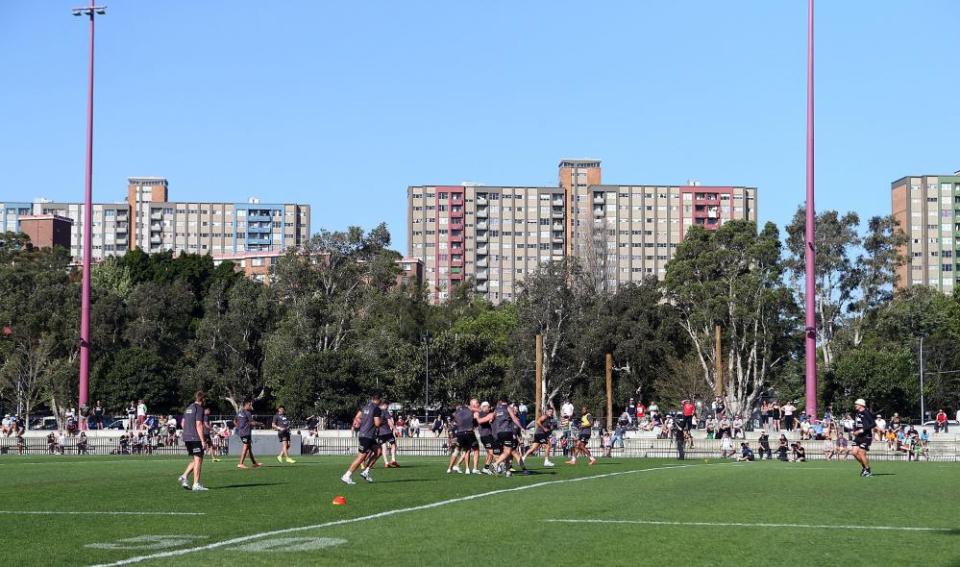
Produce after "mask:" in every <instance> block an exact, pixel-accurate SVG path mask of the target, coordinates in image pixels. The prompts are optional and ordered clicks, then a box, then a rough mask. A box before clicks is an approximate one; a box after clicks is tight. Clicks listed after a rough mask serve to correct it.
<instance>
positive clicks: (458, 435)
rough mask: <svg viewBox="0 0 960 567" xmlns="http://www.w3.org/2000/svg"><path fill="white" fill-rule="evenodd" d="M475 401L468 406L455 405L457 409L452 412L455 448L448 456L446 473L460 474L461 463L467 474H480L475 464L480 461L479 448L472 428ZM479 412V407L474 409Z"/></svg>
mask: <svg viewBox="0 0 960 567" xmlns="http://www.w3.org/2000/svg"><path fill="white" fill-rule="evenodd" d="M475 403H476V400H471V402H470V403H468V404H457V409H455V410H454V412H453V425H454V436H455V439H456V448H455V449H454V451H453V454H452V455H450V462H449V463H448V464H447V473H452V472H456V473H459V472H460V462H461V461H462V462H463V463H464V465H465V468H466V473H467V474H480V469H479V468H478V466H477V464H478V463H479V461H480V452H479V449H480V446H479V444H478V443H477V434H476V433H475V432H474V430H473V428H474V425H475V422H474V418H473V416H474V408H473V407H472V406H473V404H475ZM475 409H476V410H478V411H479V405H477V407H476V408H475ZM471 454H472V455H473V470H471V469H470V455H471Z"/></svg>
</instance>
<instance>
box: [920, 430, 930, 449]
mask: <svg viewBox="0 0 960 567" xmlns="http://www.w3.org/2000/svg"><path fill="white" fill-rule="evenodd" d="M929 442H930V435H928V434H927V430H926V429H924V430H923V432H922V433H920V443H922V444H923V447H924V448H926V447H927V443H929Z"/></svg>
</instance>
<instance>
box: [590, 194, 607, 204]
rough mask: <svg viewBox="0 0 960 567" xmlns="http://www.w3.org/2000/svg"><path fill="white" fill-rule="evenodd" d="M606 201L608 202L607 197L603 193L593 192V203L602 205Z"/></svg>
mask: <svg viewBox="0 0 960 567" xmlns="http://www.w3.org/2000/svg"><path fill="white" fill-rule="evenodd" d="M604 203H606V199H605V198H604V196H603V193H594V194H593V204H594V205H602V204H604Z"/></svg>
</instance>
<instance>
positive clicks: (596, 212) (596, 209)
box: [593, 207, 604, 217]
mask: <svg viewBox="0 0 960 567" xmlns="http://www.w3.org/2000/svg"><path fill="white" fill-rule="evenodd" d="M603 212H604V209H603V207H594V208H593V216H595V217H602V216H603Z"/></svg>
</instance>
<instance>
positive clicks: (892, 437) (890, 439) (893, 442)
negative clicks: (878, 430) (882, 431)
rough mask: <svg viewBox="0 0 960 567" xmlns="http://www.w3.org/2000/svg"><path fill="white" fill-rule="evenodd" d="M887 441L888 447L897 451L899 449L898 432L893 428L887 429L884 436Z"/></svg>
mask: <svg viewBox="0 0 960 567" xmlns="http://www.w3.org/2000/svg"><path fill="white" fill-rule="evenodd" d="M883 439H884V440H886V442H887V449H890V450H891V451H895V450H896V449H897V434H896V433H894V432H893V430H890V431H887V433H886V435H885V436H884V437H883Z"/></svg>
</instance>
